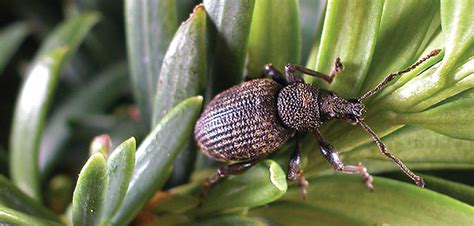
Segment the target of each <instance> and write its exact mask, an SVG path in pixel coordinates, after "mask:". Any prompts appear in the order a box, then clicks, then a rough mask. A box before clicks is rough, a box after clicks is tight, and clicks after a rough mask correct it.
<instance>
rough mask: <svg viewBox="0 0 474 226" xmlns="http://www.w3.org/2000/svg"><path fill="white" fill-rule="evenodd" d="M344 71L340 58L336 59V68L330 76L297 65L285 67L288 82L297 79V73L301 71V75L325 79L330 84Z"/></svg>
mask: <svg viewBox="0 0 474 226" xmlns="http://www.w3.org/2000/svg"><path fill="white" fill-rule="evenodd" d="M342 70H344V65H343V64H342V63H341V59H340V58H339V57H338V58H337V59H336V62H334V67H333V69H332V71H331V74H330V75H327V74H324V73H321V72H318V71H314V70H311V69H309V68H305V67H302V66H299V65H296V64H287V65H286V66H285V74H286V77H287V79H288V80H292V79H293V78H294V77H296V76H295V72H296V71H299V72H301V73H304V74H307V75H310V76H313V77H317V78H320V79H323V80H325V81H326V82H328V83H332V81H333V80H334V77H336V74H337V73H338V72H340V71H342ZM298 79H300V78H298ZM300 80H301V79H300ZM301 81H302V80H301Z"/></svg>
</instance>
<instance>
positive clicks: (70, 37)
mask: <svg viewBox="0 0 474 226" xmlns="http://www.w3.org/2000/svg"><path fill="white" fill-rule="evenodd" d="M99 19H100V15H99V14H98V13H83V14H79V15H77V16H74V17H70V18H68V19H67V20H65V21H64V22H62V23H61V24H59V25H58V26H57V27H56V28H55V29H54V30H53V32H52V33H51V34H49V35H48V37H47V38H46V40H45V41H43V43H42V44H41V47H40V49H39V50H38V52H37V53H36V57H35V61H37V60H38V59H39V58H41V57H42V56H43V55H45V54H48V53H49V52H50V51H51V50H53V49H56V48H61V47H65V46H67V47H68V48H69V49H70V52H69V53H67V56H66V59H68V58H69V57H70V56H71V55H72V54H74V52H75V51H76V49H77V48H78V47H79V45H80V44H81V43H82V41H83V39H84V38H85V37H86V35H87V34H88V33H89V31H90V30H91V29H92V27H93V26H94V25H95V24H97V22H99Z"/></svg>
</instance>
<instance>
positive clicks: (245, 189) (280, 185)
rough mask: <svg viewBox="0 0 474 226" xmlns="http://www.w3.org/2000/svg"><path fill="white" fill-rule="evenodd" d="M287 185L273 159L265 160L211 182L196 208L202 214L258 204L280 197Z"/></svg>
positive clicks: (284, 177) (283, 175) (284, 175)
mask: <svg viewBox="0 0 474 226" xmlns="http://www.w3.org/2000/svg"><path fill="white" fill-rule="evenodd" d="M286 189H287V184H286V174H285V172H284V171H283V169H282V168H281V167H280V166H279V165H278V164H277V163H276V162H274V161H273V160H265V161H263V162H262V163H259V164H257V165H255V166H253V167H252V168H250V169H249V170H247V171H245V172H244V173H243V174H241V175H237V176H230V177H229V178H227V179H226V180H224V181H222V182H219V183H216V184H214V185H212V186H211V188H210V189H209V191H208V195H207V197H206V199H205V200H204V201H203V203H202V206H201V207H200V208H198V209H197V210H196V211H197V213H198V214H200V215H203V214H215V213H216V212H220V211H225V210H228V209H234V208H243V207H255V206H261V205H264V204H266V203H269V202H272V201H275V200H277V199H278V198H280V197H281V196H282V195H283V194H285V192H286ZM222 200H229V201H226V202H223V201H222Z"/></svg>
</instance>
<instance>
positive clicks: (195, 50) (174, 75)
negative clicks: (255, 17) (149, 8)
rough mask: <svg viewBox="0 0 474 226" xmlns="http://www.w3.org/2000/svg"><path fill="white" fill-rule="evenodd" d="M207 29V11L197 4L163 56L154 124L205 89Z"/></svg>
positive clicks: (155, 101)
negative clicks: (182, 102) (177, 105)
mask: <svg viewBox="0 0 474 226" xmlns="http://www.w3.org/2000/svg"><path fill="white" fill-rule="evenodd" d="M206 32H207V31H206V12H205V10H204V7H202V6H198V7H196V8H195V9H194V12H193V14H192V15H191V17H190V18H189V19H188V20H187V21H186V22H184V23H183V24H181V26H180V27H179V29H178V31H177V32H176V35H175V36H174V38H173V40H172V41H171V43H170V45H169V47H168V51H167V52H166V55H165V56H164V59H163V66H162V68H161V72H160V76H159V78H158V84H157V92H156V95H155V96H154V97H155V98H154V102H153V103H154V108H153V109H154V111H153V123H152V125H156V123H157V122H159V120H161V118H163V116H164V115H166V113H168V112H169V111H170V110H171V109H172V108H173V107H174V106H175V105H176V104H178V103H180V102H181V101H183V100H185V99H186V98H189V97H191V96H195V95H198V94H201V92H202V91H203V89H204V86H205V84H206V74H207V67H206V65H207V57H206V52H207V40H206Z"/></svg>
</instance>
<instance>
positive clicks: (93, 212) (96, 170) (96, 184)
mask: <svg viewBox="0 0 474 226" xmlns="http://www.w3.org/2000/svg"><path fill="white" fill-rule="evenodd" d="M106 188H107V163H106V162H105V157H104V155H103V154H102V153H100V152H99V153H96V154H94V155H92V156H91V157H90V158H89V160H87V162H86V164H85V165H84V167H83V168H82V170H81V173H80V174H79V179H78V180H77V185H76V188H75V189H74V194H73V198H72V218H73V222H74V225H100V216H101V211H102V207H103V206H104V202H105V195H106Z"/></svg>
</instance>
